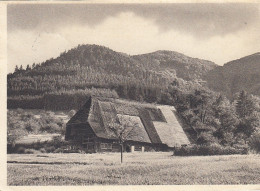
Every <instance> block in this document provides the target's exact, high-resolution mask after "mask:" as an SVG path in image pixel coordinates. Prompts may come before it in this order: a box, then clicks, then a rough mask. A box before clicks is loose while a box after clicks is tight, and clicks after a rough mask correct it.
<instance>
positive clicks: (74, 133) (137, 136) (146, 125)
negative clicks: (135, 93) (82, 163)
mask: <svg viewBox="0 0 260 191" xmlns="http://www.w3.org/2000/svg"><path fill="white" fill-rule="evenodd" d="M175 115H176V112H175V108H174V107H172V106H162V105H155V104H148V103H139V102H134V101H126V100H121V99H112V98H100V97H90V98H89V100H88V101H87V102H86V103H85V105H84V106H83V107H82V108H81V109H80V110H79V111H78V112H77V113H76V114H75V115H74V116H73V117H72V118H71V119H70V120H69V121H68V123H67V125H66V135H65V139H66V140H68V141H71V142H72V143H74V145H78V146H80V147H81V148H82V149H84V150H85V151H86V152H118V151H120V146H119V144H118V138H117V136H116V135H115V133H114V131H112V130H111V128H110V127H109V125H110V124H111V122H113V121H114V119H115V118H118V117H120V118H121V119H124V120H123V121H121V122H120V121H118V123H119V125H124V124H123V123H124V122H127V125H128V126H129V127H130V126H131V131H129V133H128V134H127V137H126V141H125V143H124V150H125V151H132V152H133V151H151V150H155V151H165V150H170V149H172V148H174V147H176V146H180V145H188V144H190V140H189V139H188V138H187V136H186V134H185V132H184V130H183V128H182V126H181V125H180V123H179V122H178V120H177V118H176V116H175ZM133 124H135V125H133Z"/></svg>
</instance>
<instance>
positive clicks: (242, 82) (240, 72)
mask: <svg viewBox="0 0 260 191" xmlns="http://www.w3.org/2000/svg"><path fill="white" fill-rule="evenodd" d="M204 79H205V80H206V81H207V85H208V86H209V88H211V89H212V90H214V91H218V92H222V93H223V94H225V95H226V96H227V97H228V98H232V97H234V96H235V94H236V93H237V92H239V91H241V90H246V91H247V92H248V93H250V94H254V95H258V96H259V95H260V53H255V54H252V55H249V56H246V57H243V58H240V59H237V60H233V61H231V62H228V63H226V64H224V66H218V67H216V68H214V69H213V70H211V71H209V72H207V73H206V75H205V77H204Z"/></svg>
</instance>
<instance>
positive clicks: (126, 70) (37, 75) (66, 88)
mask: <svg viewBox="0 0 260 191" xmlns="http://www.w3.org/2000/svg"><path fill="white" fill-rule="evenodd" d="M214 67H215V64H213V63H212V62H209V61H204V60H200V59H195V58H190V57H187V56H185V55H182V54H180V53H176V52H170V51H158V52H155V53H150V54H147V55H140V56H129V55H127V54H124V53H119V52H115V51H113V50H111V49H109V48H106V47H103V46H98V45H79V46H77V47H76V48H73V49H71V50H69V51H67V52H63V53H61V54H60V56H59V57H57V58H55V59H54V58H51V59H49V60H47V61H45V62H44V63H40V64H33V65H32V67H30V66H27V68H26V69H23V68H21V67H20V68H19V67H18V66H17V67H16V69H15V72H14V73H13V74H9V75H8V98H9V102H8V103H9V104H8V106H11V105H14V103H12V102H10V101H11V100H14V99H16V100H23V99H25V98H26V99H27V98H30V99H34V98H37V99H38V98H39V97H42V96H45V97H46V95H49V94H55V95H60V94H63V95H64V94H70V95H72V94H74V93H76V92H78V91H80V92H81V93H82V91H84V90H85V89H86V88H88V89H91V88H93V87H94V88H106V89H110V90H112V89H113V90H115V91H116V93H117V94H118V95H119V96H120V97H123V98H127V99H135V100H145V101H149V102H154V101H156V99H157V97H158V95H157V94H158V93H160V91H162V90H163V89H166V88H167V87H168V85H169V84H170V83H171V82H173V81H174V80H175V79H176V78H177V77H176V75H177V76H178V77H180V78H184V79H192V80H195V79H200V78H201V75H202V74H204V73H206V72H207V71H209V70H210V69H212V68H214ZM87 92H88V93H89V90H87ZM112 94H113V95H114V93H112ZM47 99H48V98H46V99H45V101H44V102H45V103H46V101H47V102H49V101H48V100H47ZM15 103H16V102H15ZM11 107H13V106H11ZM15 107H18V106H15ZM21 107H22V106H21ZM37 107H41V106H37Z"/></svg>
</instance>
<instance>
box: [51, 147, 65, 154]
mask: <svg viewBox="0 0 260 191" xmlns="http://www.w3.org/2000/svg"><path fill="white" fill-rule="evenodd" d="M53 152H54V153H63V149H62V148H57V149H55V151H53Z"/></svg>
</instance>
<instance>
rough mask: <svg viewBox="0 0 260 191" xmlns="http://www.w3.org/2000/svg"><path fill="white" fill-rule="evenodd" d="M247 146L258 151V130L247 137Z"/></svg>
mask: <svg viewBox="0 0 260 191" xmlns="http://www.w3.org/2000/svg"><path fill="white" fill-rule="evenodd" d="M249 146H250V148H251V149H252V150H254V151H256V152H257V153H260V132H259V131H258V132H255V133H253V135H252V136H251V137H250V139H249Z"/></svg>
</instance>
